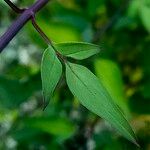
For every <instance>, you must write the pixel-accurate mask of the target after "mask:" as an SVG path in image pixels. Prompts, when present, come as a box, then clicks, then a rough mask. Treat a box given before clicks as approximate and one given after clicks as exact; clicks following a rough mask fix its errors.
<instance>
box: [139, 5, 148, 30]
mask: <svg viewBox="0 0 150 150" xmlns="http://www.w3.org/2000/svg"><path fill="white" fill-rule="evenodd" d="M139 11H140V12H139V14H140V16H141V20H142V23H143V25H144V27H145V28H146V29H147V31H148V32H149V33H150V19H149V18H150V6H148V5H146V4H145V3H143V4H142V5H141V7H140V9H139Z"/></svg>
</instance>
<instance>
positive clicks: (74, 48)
mask: <svg viewBox="0 0 150 150" xmlns="http://www.w3.org/2000/svg"><path fill="white" fill-rule="evenodd" d="M55 47H56V49H57V50H58V51H59V52H60V53H61V54H62V55H64V56H66V57H71V58H74V59H77V60H82V59H86V58H88V57H90V56H92V55H95V54H97V53H99V51H100V47H99V46H98V45H95V44H90V43H83V42H72V43H59V44H55Z"/></svg>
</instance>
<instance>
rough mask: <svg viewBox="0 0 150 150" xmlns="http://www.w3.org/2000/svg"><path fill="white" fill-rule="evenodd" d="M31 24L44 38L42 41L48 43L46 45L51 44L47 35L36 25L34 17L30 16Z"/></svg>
mask: <svg viewBox="0 0 150 150" xmlns="http://www.w3.org/2000/svg"><path fill="white" fill-rule="evenodd" d="M32 24H33V26H34V28H35V29H36V30H37V31H38V33H39V34H40V35H41V36H42V38H43V39H44V41H45V42H46V43H47V44H48V45H52V42H51V40H50V39H49V38H48V36H47V35H46V34H45V33H44V32H43V31H42V29H41V28H40V27H39V26H38V24H37V23H36V21H35V17H34V16H33V17H32Z"/></svg>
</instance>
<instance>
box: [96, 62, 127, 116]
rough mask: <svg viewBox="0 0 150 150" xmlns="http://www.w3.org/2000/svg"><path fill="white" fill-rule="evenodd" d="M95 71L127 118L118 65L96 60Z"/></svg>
mask: <svg viewBox="0 0 150 150" xmlns="http://www.w3.org/2000/svg"><path fill="white" fill-rule="evenodd" d="M95 71H96V75H97V77H98V78H99V79H100V81H101V82H102V84H103V85H104V86H105V88H106V89H107V91H108V92H109V94H110V95H111V97H112V98H113V100H114V101H115V102H116V104H117V105H118V106H119V107H120V108H121V109H122V111H123V113H125V115H126V116H129V109H128V106H127V103H126V102H127V101H126V98H125V94H124V87H123V81H122V75H121V71H120V69H119V67H118V65H117V64H116V63H115V62H113V61H110V60H107V59H97V60H96V61H95Z"/></svg>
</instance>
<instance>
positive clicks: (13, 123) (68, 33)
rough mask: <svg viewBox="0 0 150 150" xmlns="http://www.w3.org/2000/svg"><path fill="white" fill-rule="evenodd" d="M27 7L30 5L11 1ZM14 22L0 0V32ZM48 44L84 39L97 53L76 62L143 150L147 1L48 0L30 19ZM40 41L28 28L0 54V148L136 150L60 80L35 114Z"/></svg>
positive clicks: (149, 130) (148, 79) (149, 75)
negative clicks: (88, 73)
mask: <svg viewBox="0 0 150 150" xmlns="http://www.w3.org/2000/svg"><path fill="white" fill-rule="evenodd" d="M15 2H16V3H17V4H18V6H29V5H31V4H32V3H33V0H26V1H25V0H20V1H15ZM15 18H16V14H15V13H13V12H12V11H11V10H10V9H9V7H8V6H7V5H5V3H4V1H3V0H0V35H2V33H3V32H4V31H5V30H6V29H7V27H8V26H9V25H10V24H11V23H12V22H13V20H14V19H15ZM36 18H37V22H38V24H39V25H40V26H41V28H42V29H43V30H44V31H45V33H46V34H47V35H48V36H49V37H50V38H51V39H52V40H53V41H54V42H67V41H80V42H81V41H84V42H92V43H95V44H98V45H100V46H101V52H100V53H99V54H98V55H96V56H94V57H92V58H89V59H87V60H86V61H83V62H82V61H77V63H80V64H84V65H85V66H87V67H88V68H90V69H91V70H92V71H93V72H95V74H96V75H97V76H98V77H99V79H101V80H102V82H103V84H104V85H105V86H106V88H107V90H108V91H109V93H110V94H111V95H112V96H113V98H114V100H115V101H116V103H117V104H118V105H119V106H120V107H121V109H122V110H123V112H124V113H125V115H126V116H127V117H128V119H129V120H130V123H131V125H132V127H133V129H134V130H135V133H136V135H137V138H138V141H139V144H140V145H141V148H142V149H144V150H149V149H150V140H149V139H150V61H149V58H150V19H149V18H150V1H149V0H131V1H127V0H120V1H118V0H96V1H94V0H53V1H52V2H50V3H49V4H48V5H47V6H46V7H45V8H44V9H43V10H42V11H41V12H40V13H38V14H37V16H36ZM46 47H47V46H46V44H45V43H44V42H43V40H42V39H41V37H40V36H39V35H38V33H36V31H35V30H34V29H33V28H32V26H31V23H28V24H27V25H26V26H25V27H24V28H23V30H22V31H21V32H20V33H19V34H18V35H17V36H16V37H15V39H14V40H13V41H12V42H11V44H10V45H9V46H8V47H7V48H6V49H5V51H4V52H3V53H2V54H0V149H2V150H3V149H4V150H7V149H22V150H24V149H25V150H26V149H29V150H36V149H37V150H47V149H52V150H57V149H64V150H65V149H68V150H70V149H71V150H74V149H75V150H80V149H81V150H99V149H102V150H113V149H114V150H121V149H128V150H133V149H135V150H136V149H138V148H137V147H136V146H135V145H133V144H131V143H130V142H128V141H127V140H126V139H124V138H122V137H121V136H119V135H118V134H117V133H116V131H114V129H113V128H112V127H111V126H110V125H109V124H108V123H107V122H105V121H104V120H101V119H100V118H98V117H97V116H96V115H94V114H92V113H90V112H89V111H88V110H87V109H85V108H84V107H83V106H81V105H80V104H79V102H78V100H77V99H75V98H74V97H73V96H72V94H71V93H70V92H69V90H68V87H67V86H66V82H65V80H64V78H63V77H62V79H61V81H60V83H59V84H58V86H57V89H56V91H55V94H54V98H53V100H52V101H51V102H50V104H49V105H48V107H47V108H46V110H45V111H44V112H43V111H42V103H43V98H42V94H41V93H42V92H41V90H42V88H41V77H40V63H41V56H42V52H43V50H44V49H45V48H46Z"/></svg>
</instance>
